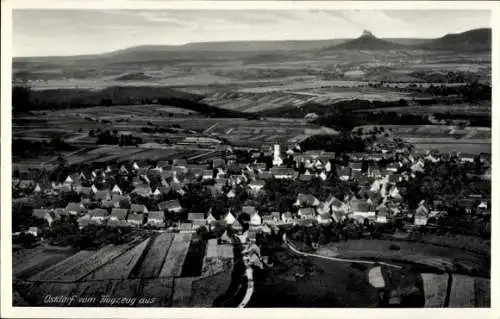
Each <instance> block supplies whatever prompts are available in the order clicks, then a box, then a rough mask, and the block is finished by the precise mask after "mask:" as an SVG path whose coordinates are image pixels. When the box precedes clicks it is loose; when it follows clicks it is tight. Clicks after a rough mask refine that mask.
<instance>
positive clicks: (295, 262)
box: [248, 250, 378, 308]
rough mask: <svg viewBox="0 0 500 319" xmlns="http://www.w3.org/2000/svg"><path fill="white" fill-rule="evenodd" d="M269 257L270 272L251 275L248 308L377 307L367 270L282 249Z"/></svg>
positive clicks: (374, 290)
mask: <svg viewBox="0 0 500 319" xmlns="http://www.w3.org/2000/svg"><path fill="white" fill-rule="evenodd" d="M272 258H273V263H274V264H275V267H273V269H271V270H264V271H262V272H256V273H255V272H254V278H255V292H254V295H253V296H252V299H251V300H250V302H249V304H248V307H249V308H253V307H255V308H262V307H264V308H267V307H375V306H377V304H378V292H377V289H375V288H374V287H372V286H370V284H369V283H368V281H367V275H366V270H361V269H356V268H353V267H351V266H350V264H348V263H334V262H331V261H327V260H323V259H319V258H305V257H301V256H297V255H295V254H293V253H291V252H289V251H285V250H280V251H276V252H274V253H273V256H272ZM296 274H297V275H296Z"/></svg>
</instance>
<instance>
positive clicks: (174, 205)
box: [158, 199, 182, 213]
mask: <svg viewBox="0 0 500 319" xmlns="http://www.w3.org/2000/svg"><path fill="white" fill-rule="evenodd" d="M158 208H159V209H160V210H163V211H168V212H171V213H180V212H182V206H181V203H179V201H178V200H177V199H174V200H169V201H165V202H161V203H159V204H158Z"/></svg>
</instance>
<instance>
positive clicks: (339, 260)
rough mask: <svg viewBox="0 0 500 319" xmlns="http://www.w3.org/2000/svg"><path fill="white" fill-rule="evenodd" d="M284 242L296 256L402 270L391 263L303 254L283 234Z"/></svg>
mask: <svg viewBox="0 0 500 319" xmlns="http://www.w3.org/2000/svg"><path fill="white" fill-rule="evenodd" d="M283 241H284V242H285V243H286V245H287V246H288V248H289V249H290V250H291V251H293V252H294V253H296V254H299V255H302V256H307V257H316V258H322V259H326V260H330V261H336V262H347V263H357V264H370V265H374V264H379V265H385V266H389V267H393V268H402V267H401V266H398V265H394V264H389V263H385V262H380V261H377V262H376V261H367V260H360V259H345V258H337V257H327V256H322V255H318V254H311V253H305V252H302V251H300V250H298V249H297V248H295V247H294V246H293V244H291V243H290V242H288V240H287V238H286V234H283Z"/></svg>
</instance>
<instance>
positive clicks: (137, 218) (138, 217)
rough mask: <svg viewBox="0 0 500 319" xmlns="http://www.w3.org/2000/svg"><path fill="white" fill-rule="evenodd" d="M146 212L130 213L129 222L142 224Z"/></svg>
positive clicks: (133, 224) (137, 224) (134, 224)
mask: <svg viewBox="0 0 500 319" xmlns="http://www.w3.org/2000/svg"><path fill="white" fill-rule="evenodd" d="M144 217H145V216H144V214H134V213H130V214H128V217H127V223H128V224H129V225H132V226H142V225H143V224H144Z"/></svg>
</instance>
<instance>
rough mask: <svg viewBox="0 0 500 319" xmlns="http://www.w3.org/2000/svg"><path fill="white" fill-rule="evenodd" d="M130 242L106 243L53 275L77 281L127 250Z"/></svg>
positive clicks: (64, 279) (61, 279)
mask: <svg viewBox="0 0 500 319" xmlns="http://www.w3.org/2000/svg"><path fill="white" fill-rule="evenodd" d="M131 245H132V244H130V243H128V244H124V245H120V246H115V245H107V246H105V247H104V248H101V249H100V250H98V251H97V252H96V253H94V254H92V255H91V256H90V257H88V258H87V259H85V260H84V261H83V262H80V263H77V264H74V265H72V266H71V267H69V268H67V269H64V270H62V271H61V273H60V274H59V275H58V276H56V277H55V280H58V281H77V280H79V279H81V278H82V277H84V276H86V275H87V274H88V273H90V272H92V271H94V270H96V269H97V268H99V267H102V266H103V265H105V264H107V263H108V262H110V261H111V260H113V259H115V258H116V257H118V256H120V255H121V254H123V253H124V252H125V251H127V250H128V249H129V248H130V247H131Z"/></svg>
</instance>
